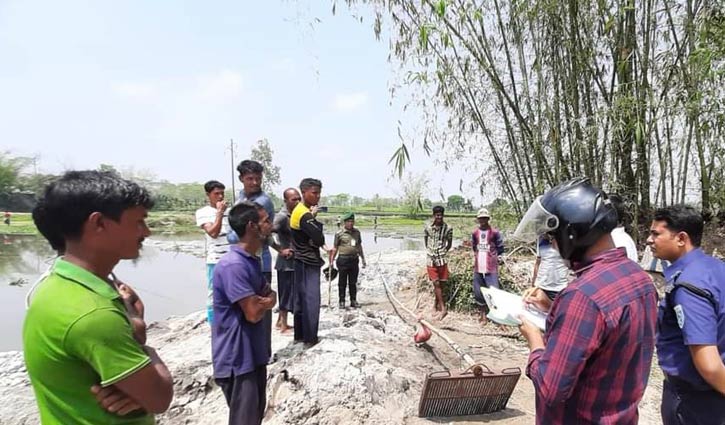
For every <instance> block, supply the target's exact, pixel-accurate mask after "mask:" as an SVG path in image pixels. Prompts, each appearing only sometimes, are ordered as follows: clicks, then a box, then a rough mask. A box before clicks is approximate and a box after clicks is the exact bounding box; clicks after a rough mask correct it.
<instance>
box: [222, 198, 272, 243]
mask: <svg viewBox="0 0 725 425" xmlns="http://www.w3.org/2000/svg"><path fill="white" fill-rule="evenodd" d="M261 209H264V208H263V207H262V206H261V205H259V204H257V203H255V202H250V201H244V202H240V203H238V204H237V205H235V206H234V207H232V209H231V211H229V226H230V227H231V228H232V230H234V231H235V232H236V233H237V236H239V239H241V238H243V237H244V234H245V233H246V232H247V224H249V223H258V222H259V210H261Z"/></svg>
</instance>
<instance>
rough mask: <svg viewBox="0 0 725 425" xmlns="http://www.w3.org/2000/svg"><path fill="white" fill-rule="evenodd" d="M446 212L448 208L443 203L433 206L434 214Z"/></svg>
mask: <svg viewBox="0 0 725 425" xmlns="http://www.w3.org/2000/svg"><path fill="white" fill-rule="evenodd" d="M445 212H446V209H445V208H443V207H442V206H441V205H436V206H435V207H433V214H438V213H441V214H445Z"/></svg>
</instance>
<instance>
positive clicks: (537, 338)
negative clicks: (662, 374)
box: [515, 178, 657, 425]
mask: <svg viewBox="0 0 725 425" xmlns="http://www.w3.org/2000/svg"><path fill="white" fill-rule="evenodd" d="M616 224H617V214H616V212H615V210H614V207H613V206H612V205H611V203H610V202H609V200H608V199H607V197H606V194H605V193H604V192H602V191H601V190H600V189H598V188H596V187H594V186H592V185H591V183H589V180H588V179H581V178H580V179H573V180H571V181H568V182H565V183H562V184H560V185H559V186H557V187H555V188H553V189H551V190H549V191H548V192H546V193H545V194H544V195H543V196H541V197H539V198H537V199H536V201H534V203H533V204H532V205H531V207H530V208H529V210H528V212H527V213H526V215H525V216H524V218H523V219H522V221H521V223H519V226H518V228H517V229H516V234H515V236H517V237H522V236H523V235H527V236H532V240H535V239H534V238H535V237H536V236H537V235H545V236H546V237H548V238H549V239H550V240H551V241H552V243H553V245H554V247H555V248H556V249H558V250H559V253H560V254H561V257H562V258H563V259H564V261H565V262H567V263H568V265H569V267H570V268H571V269H572V270H574V272H575V273H576V275H577V278H576V279H575V280H574V281H572V282H571V283H570V284H569V285H568V286H567V287H566V288H564V290H562V291H561V293H560V294H559V296H558V297H556V299H555V300H554V301H553V303H552V302H551V301H550V299H549V298H548V297H547V296H546V294H545V293H544V291H542V290H540V289H538V290H535V295H532V296H528V297H526V301H527V302H531V303H534V304H536V305H537V307H539V308H540V309H542V310H548V311H549V315H548V318H547V320H546V333H545V334H544V335H542V334H541V332H540V331H539V329H538V328H537V327H536V326H535V325H533V324H532V323H530V322H528V321H527V320H525V319H523V317H522V318H520V319H521V321H522V325H521V327H520V329H521V333H522V334H523V336H524V337H525V338H526V340H527V341H528V343H529V349H530V350H531V354H530V355H529V363H528V366H527V368H526V374H527V375H528V376H529V378H531V380H532V382H533V383H534V388H535V389H536V423H537V424H547V425H548V424H624V425H627V424H636V423H637V421H638V418H639V416H638V412H637V405H638V404H639V401H640V400H641V399H642V395H643V394H644V390H645V388H646V386H647V379H648V378H649V372H650V365H651V362H652V355H653V352H654V342H655V323H656V319H657V292H656V291H655V288H654V285H652V282H651V280H650V279H649V276H648V275H647V274H646V273H645V272H644V271H642V269H641V268H640V267H639V265H638V264H637V263H635V262H634V261H632V260H630V259H628V258H627V255H626V252H625V250H624V248H615V247H614V243H613V242H612V237H611V236H610V232H611V230H612V229H613V228H614V226H616ZM549 307H550V309H549Z"/></svg>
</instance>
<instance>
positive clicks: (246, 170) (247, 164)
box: [237, 159, 264, 176]
mask: <svg viewBox="0 0 725 425" xmlns="http://www.w3.org/2000/svg"><path fill="white" fill-rule="evenodd" d="M237 171H239V175H240V176H243V175H245V174H250V173H254V174H262V173H264V166H262V164H260V163H259V162H257V161H254V160H251V159H245V160H244V161H242V162H240V163H239V165H237Z"/></svg>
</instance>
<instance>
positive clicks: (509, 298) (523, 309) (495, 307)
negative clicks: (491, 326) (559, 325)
mask: <svg viewBox="0 0 725 425" xmlns="http://www.w3.org/2000/svg"><path fill="white" fill-rule="evenodd" d="M481 293H482V294H483V298H484V299H485V300H486V304H487V305H488V308H489V313H488V314H487V315H486V317H488V318H489V319H490V320H492V321H494V322H496V323H498V324H500V325H506V326H519V325H520V324H521V321H520V320H519V316H524V317H525V318H526V319H527V320H528V321H530V322H531V323H533V324H534V325H536V327H537V328H539V329H541V330H542V331H543V330H545V329H546V316H547V313H544V312H542V311H540V310H538V309H536V308H534V307H530V306H527V305H526V304H525V303H524V300H523V298H521V296H520V295H516V294H512V293H510V292H506V291H502V290H500V289H496V288H485V287H482V288H481Z"/></svg>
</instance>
